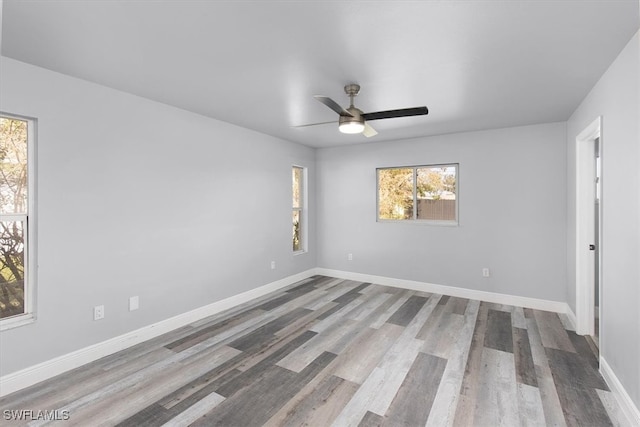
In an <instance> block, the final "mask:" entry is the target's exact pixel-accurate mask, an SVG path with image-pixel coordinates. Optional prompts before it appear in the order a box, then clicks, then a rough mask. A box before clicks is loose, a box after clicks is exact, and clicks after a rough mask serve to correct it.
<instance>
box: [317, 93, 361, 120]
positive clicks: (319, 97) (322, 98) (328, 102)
mask: <svg viewBox="0 0 640 427" xmlns="http://www.w3.org/2000/svg"><path fill="white" fill-rule="evenodd" d="M313 97H314V98H315V99H317V100H318V101H320V102H322V103H323V104H324V105H326V106H327V107H329V108H331V109H332V110H333V111H335V112H336V113H338V114H341V115H344V116H351V117H353V114H351V113H350V112H348V111H347V110H345V109H344V108H342V107H341V106H340V104H338V103H337V102H336V101H334V100H333V99H331V98H329V97H328V96H322V95H314V96H313Z"/></svg>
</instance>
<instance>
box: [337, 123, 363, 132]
mask: <svg viewBox="0 0 640 427" xmlns="http://www.w3.org/2000/svg"><path fill="white" fill-rule="evenodd" d="M338 129H339V130H340V132H342V133H362V131H363V130H364V124H362V123H359V122H349V123H341V124H340V126H338Z"/></svg>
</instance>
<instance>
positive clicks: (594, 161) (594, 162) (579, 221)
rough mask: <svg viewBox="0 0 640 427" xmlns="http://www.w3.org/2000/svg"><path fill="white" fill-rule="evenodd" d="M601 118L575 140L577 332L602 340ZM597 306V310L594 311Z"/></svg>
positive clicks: (596, 341)
mask: <svg viewBox="0 0 640 427" xmlns="http://www.w3.org/2000/svg"><path fill="white" fill-rule="evenodd" d="M602 145H603V144H602V135H601V117H598V118H597V119H596V120H594V121H593V122H592V123H591V124H590V125H589V126H587V128H585V129H584V130H583V131H582V132H581V133H580V134H579V135H578V136H577V137H576V218H575V219H576V241H575V254H576V266H575V267H576V332H577V333H578V334H580V335H588V336H590V337H592V338H593V342H594V344H596V346H597V345H598V344H599V342H600V340H601V330H602V328H601V324H602V317H601V316H600V314H601V306H602V304H601V301H602V292H601V284H602V281H601V271H602V269H601V264H600V259H601V256H602V250H601V242H602V239H601V237H602V229H601V226H600V223H601V217H602V215H601V213H602V191H601V185H602V162H601V159H602ZM596 306H597V307H598V308H597V309H596Z"/></svg>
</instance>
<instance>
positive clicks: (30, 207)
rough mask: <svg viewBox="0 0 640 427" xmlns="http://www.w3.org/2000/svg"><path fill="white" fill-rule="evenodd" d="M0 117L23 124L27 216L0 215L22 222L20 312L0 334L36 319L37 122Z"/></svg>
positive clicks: (1, 325)
mask: <svg viewBox="0 0 640 427" xmlns="http://www.w3.org/2000/svg"><path fill="white" fill-rule="evenodd" d="M0 116H1V117H4V118H8V119H15V120H22V121H26V122H27V192H28V195H27V213H26V214H0V218H1V219H2V220H6V221H24V234H25V248H24V251H25V260H24V262H25V266H24V313H23V314H18V315H16V316H11V317H7V318H4V319H0V331H4V330H6V329H12V328H16V327H18V326H22V325H26V324H29V323H33V322H34V321H35V320H36V282H37V281H36V277H37V271H36V266H37V262H36V241H37V239H36V235H37V228H36V199H37V197H36V191H37V190H36V182H37V180H36V171H37V167H36V141H37V134H36V132H37V119H35V118H33V117H26V116H20V115H17V114H11V113H5V112H4V111H0Z"/></svg>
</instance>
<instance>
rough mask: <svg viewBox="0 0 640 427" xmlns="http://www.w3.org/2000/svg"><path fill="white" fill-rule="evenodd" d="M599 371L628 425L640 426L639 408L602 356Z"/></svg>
mask: <svg viewBox="0 0 640 427" xmlns="http://www.w3.org/2000/svg"><path fill="white" fill-rule="evenodd" d="M600 373H601V374H602V377H603V378H604V380H605V381H606V383H607V385H608V386H609V388H610V389H611V393H613V396H614V397H615V398H616V400H617V401H618V403H619V404H620V407H621V408H622V413H623V414H624V415H625V416H626V417H627V420H628V421H629V425H631V426H640V410H638V407H637V406H636V405H635V404H634V403H633V400H631V396H629V393H627V390H626V389H625V388H624V386H623V385H622V383H621V382H620V380H619V379H618V377H617V376H616V374H615V373H614V372H613V370H612V369H611V366H609V364H608V363H607V361H606V360H605V359H604V358H603V357H600Z"/></svg>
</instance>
